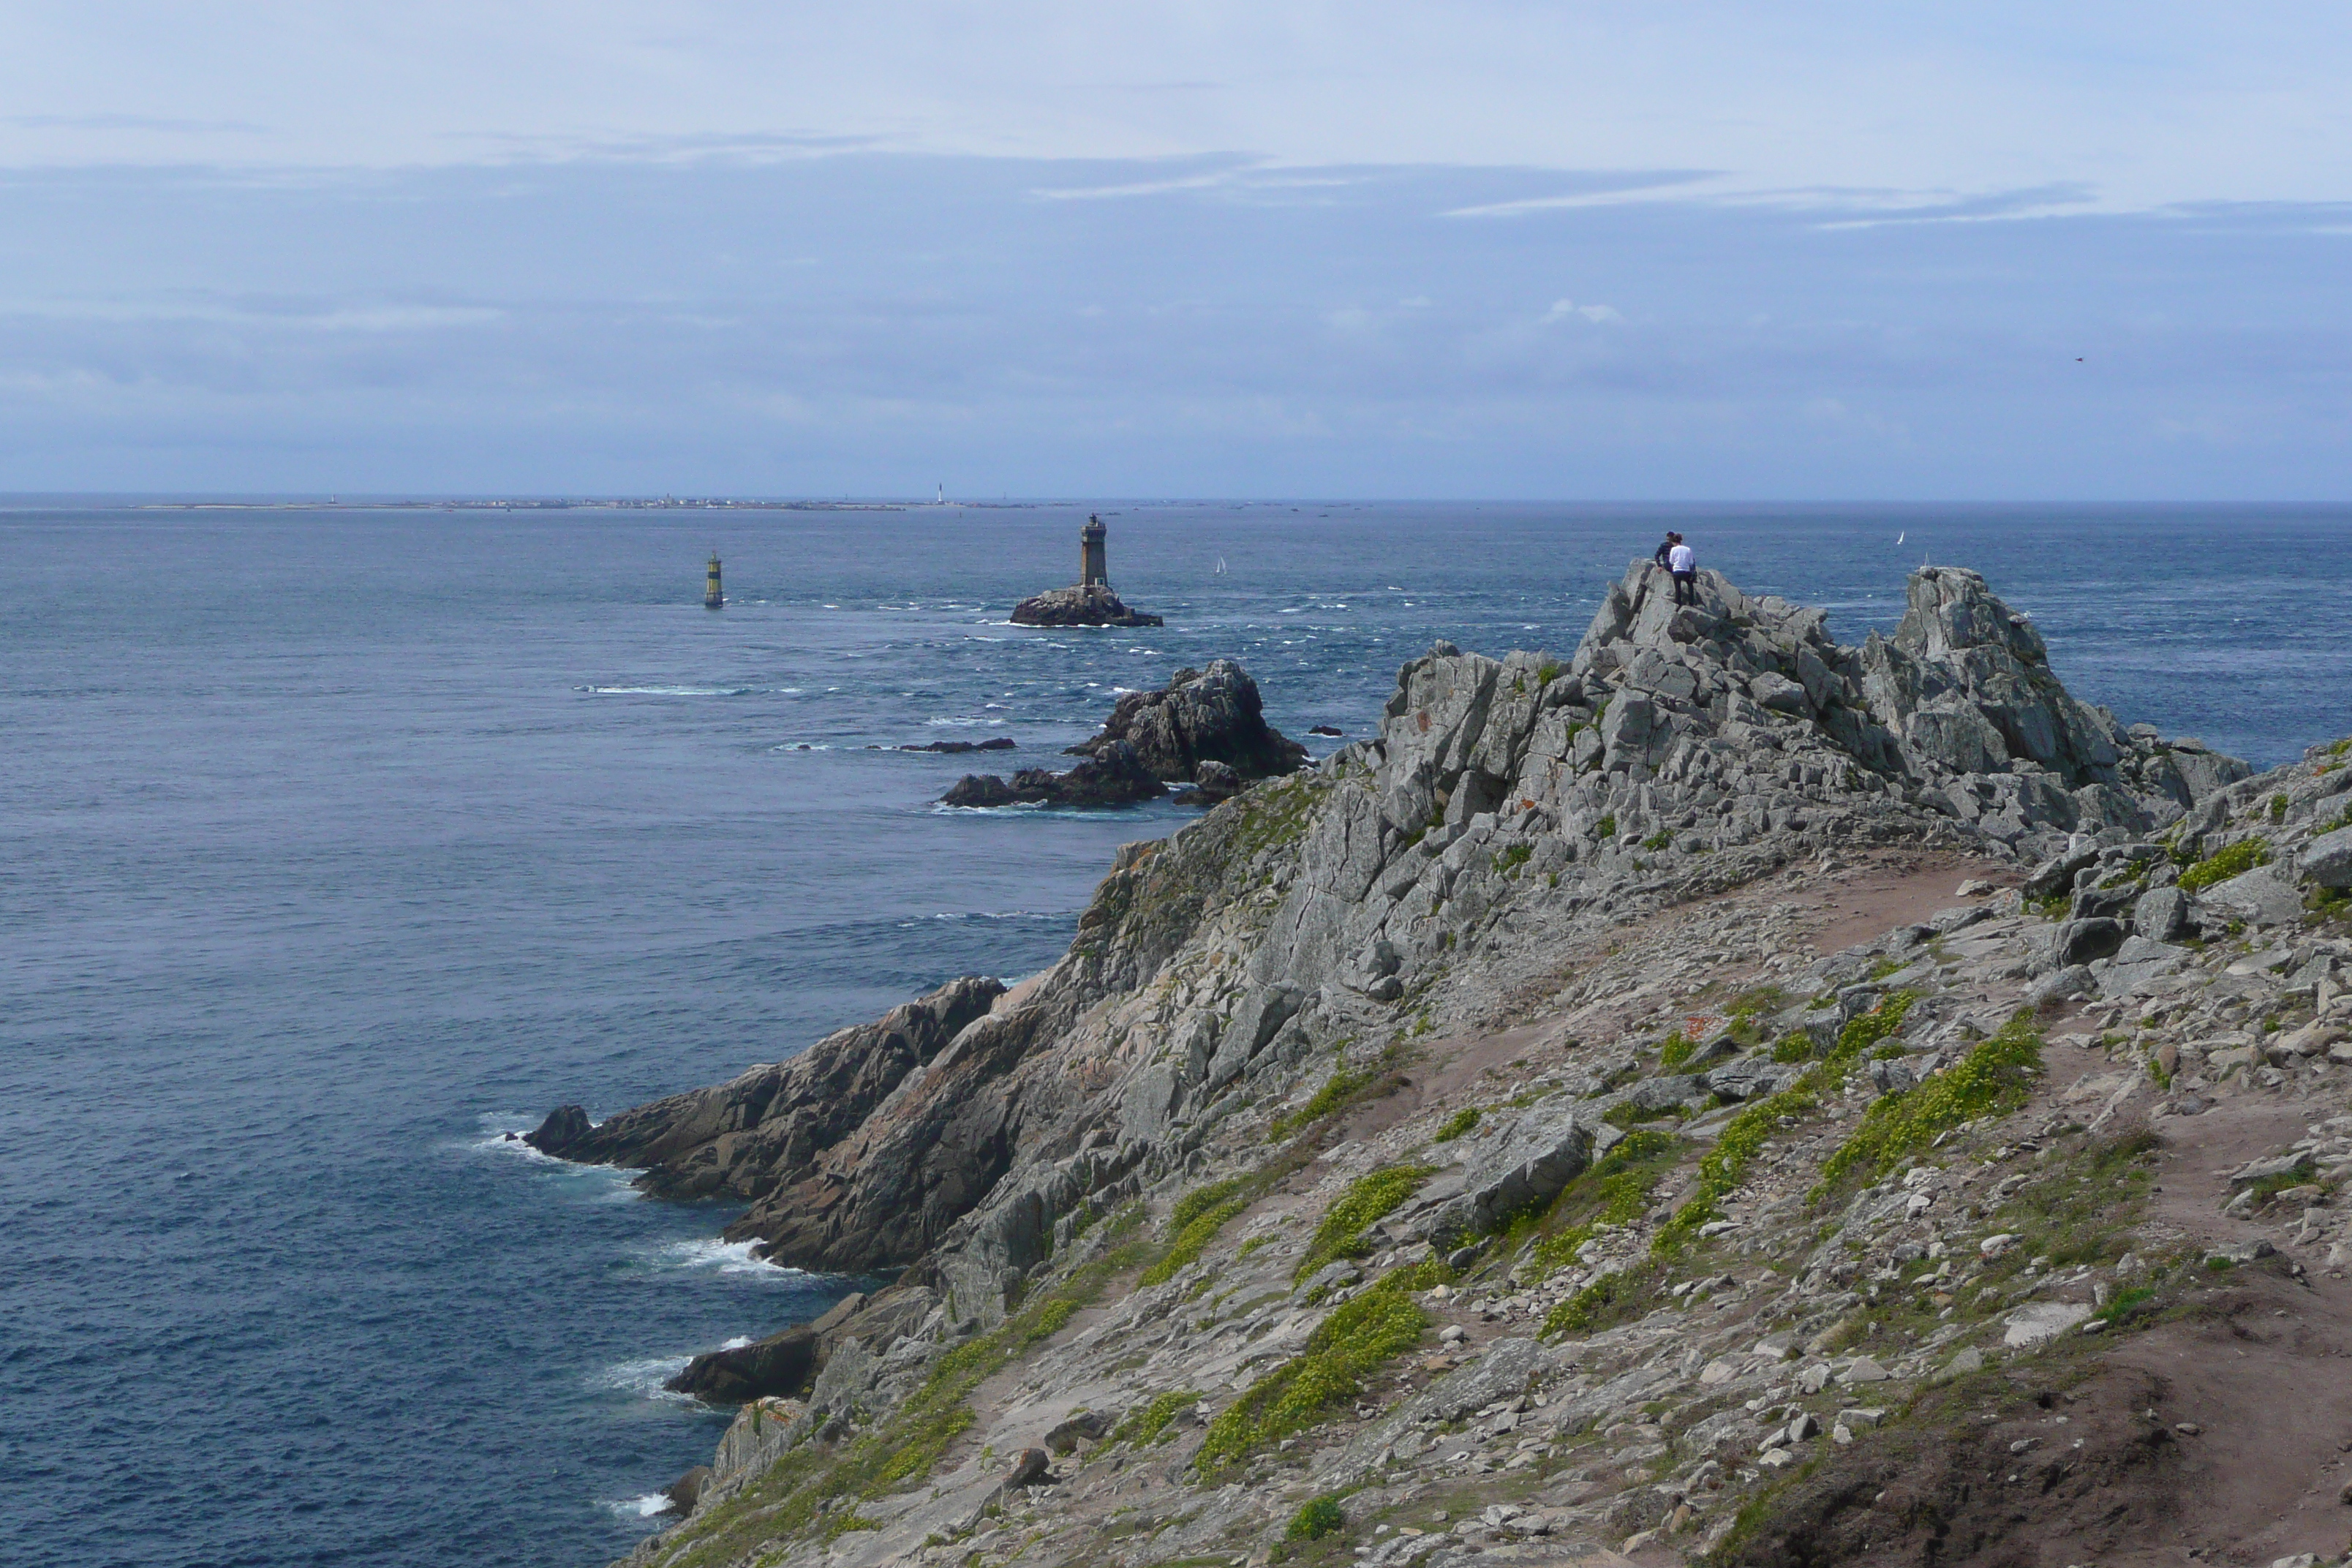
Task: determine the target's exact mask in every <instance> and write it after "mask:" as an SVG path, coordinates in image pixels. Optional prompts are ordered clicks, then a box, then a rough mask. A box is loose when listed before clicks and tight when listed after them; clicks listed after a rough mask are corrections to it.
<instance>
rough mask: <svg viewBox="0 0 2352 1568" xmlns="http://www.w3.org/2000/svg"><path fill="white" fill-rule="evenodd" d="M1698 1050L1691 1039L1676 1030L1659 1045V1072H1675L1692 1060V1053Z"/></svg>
mask: <svg viewBox="0 0 2352 1568" xmlns="http://www.w3.org/2000/svg"><path fill="white" fill-rule="evenodd" d="M1696 1049H1698V1047H1697V1046H1696V1045H1695V1044H1693V1043H1692V1041H1691V1038H1690V1037H1689V1036H1687V1035H1685V1034H1684V1033H1683V1032H1682V1031H1681V1030H1680V1029H1676V1030H1675V1032H1674V1033H1673V1034H1671V1035H1668V1036H1667V1037H1665V1038H1664V1040H1663V1041H1661V1042H1660V1043H1659V1045H1658V1070H1659V1071H1661V1072H1672V1071H1674V1070H1675V1068H1678V1067H1680V1066H1682V1065H1683V1063H1685V1062H1686V1061H1688V1060H1690V1057H1691V1053H1692V1052H1693V1051H1695V1050H1696Z"/></svg>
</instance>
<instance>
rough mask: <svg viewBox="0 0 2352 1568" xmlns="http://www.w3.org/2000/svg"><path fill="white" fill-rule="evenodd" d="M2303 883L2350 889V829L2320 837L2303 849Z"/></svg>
mask: <svg viewBox="0 0 2352 1568" xmlns="http://www.w3.org/2000/svg"><path fill="white" fill-rule="evenodd" d="M2301 861H2302V869H2303V877H2304V879H2305V881H2311V882H2316V883H2318V884H2319V885H2320V886H2321V887H2323V888H2352V827H2339V828H2337V829H2336V831H2335V832H2333V833H2323V834H2321V835H2320V836H2319V837H2316V838H2315V839H2313V840H2312V841H2311V842H2310V843H2308V844H2306V845H2305V846H2304V847H2303V855H2302V857H2301Z"/></svg>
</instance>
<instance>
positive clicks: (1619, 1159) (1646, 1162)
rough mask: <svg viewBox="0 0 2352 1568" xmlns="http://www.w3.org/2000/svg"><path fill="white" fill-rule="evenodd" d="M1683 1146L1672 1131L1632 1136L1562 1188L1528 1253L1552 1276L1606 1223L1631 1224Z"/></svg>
mask: <svg viewBox="0 0 2352 1568" xmlns="http://www.w3.org/2000/svg"><path fill="white" fill-rule="evenodd" d="M1681 1150H1682V1144H1681V1142H1680V1141H1679V1140H1677V1139H1675V1137H1674V1136H1672V1135H1671V1134H1669V1133H1664V1132H1658V1131H1642V1132H1636V1133H1634V1134H1633V1135H1632V1136H1631V1137H1629V1138H1626V1139H1625V1140H1623V1141H1622V1142H1620V1143H1619V1144H1618V1145H1617V1146H1616V1147H1615V1148H1613V1149H1612V1150H1610V1151H1609V1152H1608V1153H1606V1154H1603V1155H1602V1156H1601V1158H1600V1159H1599V1160H1597V1161H1595V1162H1594V1163H1593V1164H1592V1165H1591V1168H1590V1169H1588V1170H1586V1171H1585V1172H1584V1173H1582V1174H1580V1175H1579V1176H1578V1177H1577V1178H1576V1180H1574V1181H1572V1182H1570V1183H1569V1184H1568V1185H1567V1186H1566V1187H1564V1188H1562V1189H1561V1191H1560V1194H1559V1197H1557V1198H1555V1199H1553V1200H1552V1205H1551V1209H1550V1211H1549V1213H1548V1214H1547V1215H1545V1216H1544V1220H1543V1226H1544V1235H1543V1238H1542V1239H1541V1240H1539V1241H1538V1242H1537V1243H1536V1246H1535V1249H1534V1251H1533V1252H1532V1253H1530V1254H1529V1257H1530V1258H1531V1259H1532V1260H1533V1261H1534V1263H1535V1264H1536V1266H1537V1267H1538V1268H1541V1269H1542V1270H1543V1271H1544V1272H1545V1273H1547V1274H1549V1273H1552V1272H1554V1271H1555V1270H1557V1269H1560V1268H1566V1267H1567V1266H1568V1265H1569V1264H1570V1263H1572V1262H1574V1261H1575V1259H1576V1253H1577V1249H1578V1248H1579V1247H1582V1246H1583V1245H1584V1244H1585V1243H1586V1242H1588V1241H1590V1240H1591V1239H1592V1237H1593V1236H1594V1235H1595V1234H1596V1233H1597V1232H1598V1230H1599V1228H1600V1227H1601V1226H1604V1225H1615V1226H1625V1225H1631V1224H1633V1222H1634V1221H1635V1220H1637V1219H1639V1218H1641V1217H1642V1213H1643V1210H1644V1209H1646V1208H1648V1207H1649V1205H1650V1194H1652V1193H1654V1192H1655V1191H1656V1190H1657V1186H1658V1182H1659V1180H1660V1179H1661V1178H1662V1177H1664V1175H1665V1173H1666V1172H1667V1171H1669V1170H1671V1169H1672V1168H1673V1167H1674V1164H1675V1160H1676V1159H1677V1158H1678V1157H1679V1155H1680V1152H1681Z"/></svg>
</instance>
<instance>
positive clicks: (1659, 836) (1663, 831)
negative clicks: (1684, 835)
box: [1642, 827, 1675, 849]
mask: <svg viewBox="0 0 2352 1568" xmlns="http://www.w3.org/2000/svg"><path fill="white" fill-rule="evenodd" d="M1674 841H1675V835H1674V830H1673V829H1672V828H1667V827H1661V828H1659V829H1658V830H1657V831H1656V832H1655V833H1653V834H1651V835H1650V836H1649V837H1647V838H1644V839H1643V840H1642V847H1643V848H1644V849H1664V847H1666V846H1667V845H1669V844H1672V843H1673V842H1674Z"/></svg>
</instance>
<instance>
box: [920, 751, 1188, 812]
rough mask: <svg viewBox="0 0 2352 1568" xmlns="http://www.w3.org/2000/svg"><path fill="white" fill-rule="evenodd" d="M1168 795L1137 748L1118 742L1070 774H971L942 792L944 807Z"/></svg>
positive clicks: (1100, 802)
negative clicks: (1010, 776) (1004, 775)
mask: <svg viewBox="0 0 2352 1568" xmlns="http://www.w3.org/2000/svg"><path fill="white" fill-rule="evenodd" d="M1167 793H1168V786H1167V785H1166V784H1161V783H1160V780H1159V779H1158V778H1157V777H1156V776H1155V775H1154V774H1153V773H1152V772H1151V770H1150V768H1148V767H1146V766H1144V764H1143V759H1142V758H1141V757H1140V756H1139V754H1137V752H1136V750H1135V748H1134V747H1133V746H1131V745H1129V744H1128V743H1127V742H1125V741H1115V742H1111V743H1110V744H1108V745H1107V746H1105V747H1103V748H1102V749H1101V750H1100V751H1098V752H1094V753H1093V754H1091V755H1090V756H1088V758H1087V760H1086V761H1085V762H1083V763H1079V764H1078V765H1077V766H1076V767H1074V768H1072V769H1070V770H1069V772H1067V773H1052V772H1049V771H1047V770H1046V769H1045V768H1023V769H1022V770H1021V771H1020V772H1019V773H1014V774H1013V777H1012V779H1011V780H1010V781H1009V782H1008V781H1007V780H1004V779H1002V778H999V777H998V776H997V775H995V774H994V773H966V774H965V775H964V776H963V777H962V778H961V779H960V780H958V781H957V782H956V784H955V787H953V788H952V789H950V790H949V791H948V793H947V794H945V795H941V796H940V805H960V806H1005V805H1057V806H1073V807H1081V808H1085V807H1094V806H1108V805H1134V804H1136V803H1137V802H1138V801H1145V800H1156V799H1158V798H1159V797H1160V796H1161V795H1166V794H1167Z"/></svg>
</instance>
